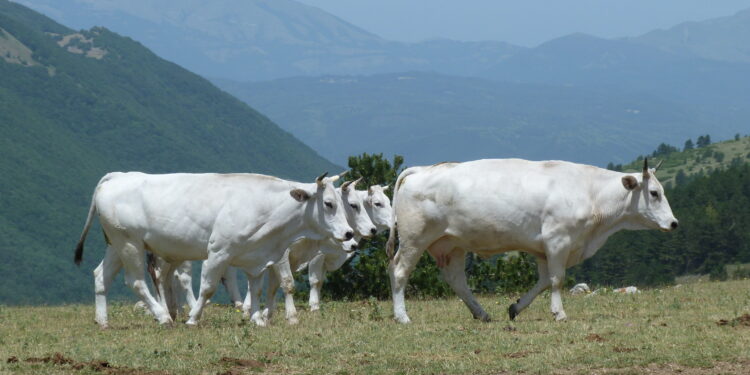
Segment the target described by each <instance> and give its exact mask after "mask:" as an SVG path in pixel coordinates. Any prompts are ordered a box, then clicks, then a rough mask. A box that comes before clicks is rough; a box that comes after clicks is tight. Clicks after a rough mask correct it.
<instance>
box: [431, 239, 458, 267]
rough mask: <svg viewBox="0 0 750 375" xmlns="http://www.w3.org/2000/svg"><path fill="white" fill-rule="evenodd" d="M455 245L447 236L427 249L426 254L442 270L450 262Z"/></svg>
mask: <svg viewBox="0 0 750 375" xmlns="http://www.w3.org/2000/svg"><path fill="white" fill-rule="evenodd" d="M456 247H457V246H456V243H455V242H454V240H453V238H451V237H449V236H443V237H440V238H439V239H438V240H437V241H435V242H433V243H432V244H431V245H430V246H428V247H427V252H428V253H430V255H431V256H432V257H433V258H434V259H435V263H437V266H438V267H439V268H443V267H445V266H447V265H448V264H450V262H451V252H452V251H453V249H455V248H456Z"/></svg>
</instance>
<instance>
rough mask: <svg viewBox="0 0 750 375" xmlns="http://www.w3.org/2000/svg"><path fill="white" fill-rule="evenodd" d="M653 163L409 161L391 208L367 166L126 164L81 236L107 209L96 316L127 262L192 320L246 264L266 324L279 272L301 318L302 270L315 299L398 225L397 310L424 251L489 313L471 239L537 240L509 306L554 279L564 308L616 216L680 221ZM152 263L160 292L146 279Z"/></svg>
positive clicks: (102, 192) (98, 197) (483, 243)
mask: <svg viewBox="0 0 750 375" xmlns="http://www.w3.org/2000/svg"><path fill="white" fill-rule="evenodd" d="M657 168H658V166H657ZM655 172H656V169H651V168H649V167H648V161H647V160H644V166H643V170H642V172H638V173H621V172H616V171H610V170H605V169H601V168H597V167H593V166H588V165H581V164H574V163H569V162H562V161H542V162H532V161H526V160H519V159H488V160H477V161H472V162H465V163H441V164H436V165H432V166H425V167H411V168H408V169H406V170H404V171H403V172H402V173H401V174H400V175H399V177H398V179H397V181H396V183H395V186H394V187H393V207H392V208H391V201H390V200H389V198H388V197H387V195H386V194H385V191H386V190H387V189H388V187H387V186H386V187H382V186H378V185H374V186H370V187H368V189H367V190H357V189H356V185H357V183H358V182H359V180H357V181H347V182H345V183H344V184H342V185H341V186H340V187H338V188H337V187H335V186H334V182H335V181H337V180H338V179H339V178H340V177H341V175H339V176H332V177H326V175H325V174H324V175H323V176H320V177H318V178H317V179H316V180H315V182H314V183H307V184H305V183H299V182H293V181H288V180H283V179H280V178H276V177H271V176H265V175H258V174H163V175H152V174H144V173H138V172H129V173H119V172H115V173H109V174H107V175H105V176H104V177H103V178H102V179H101V180H100V181H99V183H98V185H97V186H96V188H95V191H94V194H93V198H92V202H91V206H90V209H89V213H88V217H87V219H86V224H85V226H84V229H83V233H82V234H81V237H80V240H79V242H78V246H77V248H76V254H75V261H76V263H77V264H79V263H80V262H81V259H82V255H83V243H84V241H85V239H86V235H87V233H88V231H89V228H90V227H91V225H92V221H93V217H94V215H97V216H98V218H99V222H100V223H101V226H102V229H103V231H104V238H105V241H106V244H107V248H106V252H105V256H104V259H103V260H102V262H101V263H100V264H99V266H98V267H97V268H96V270H95V271H94V283H95V302H96V321H97V323H98V324H99V325H100V326H101V327H103V328H106V327H107V325H108V320H107V301H106V295H107V291H108V290H109V288H110V285H111V283H112V281H113V279H114V276H115V275H116V274H117V273H118V272H119V271H120V269H123V270H124V271H125V281H126V284H127V285H128V286H129V287H130V288H131V289H132V290H133V291H134V292H135V293H136V295H137V296H138V297H139V298H140V300H141V301H142V303H143V304H144V305H145V307H146V308H147V310H148V311H149V312H150V313H151V314H152V315H153V316H154V318H155V319H156V320H157V321H158V322H159V323H162V324H169V323H172V322H173V321H174V318H175V315H176V313H177V310H178V308H179V306H180V305H181V301H180V300H181V299H182V298H181V297H180V295H182V296H184V297H183V298H184V300H185V302H186V303H187V304H188V306H189V307H190V311H189V313H188V320H187V322H186V324H188V325H195V324H198V322H199V319H200V317H201V314H202V312H203V309H204V307H205V305H206V303H207V302H208V299H209V298H211V296H212V295H213V293H214V292H215V291H216V288H217V287H218V285H219V284H220V283H221V282H222V281H224V282H225V285H226V286H227V287H228V290H229V291H230V295H232V296H233V298H232V299H233V300H235V301H236V303H238V304H239V303H240V299H241V298H240V297H239V292H238V291H237V286H236V285H237V283H236V272H237V270H241V271H243V272H244V273H245V274H246V275H247V278H248V293H247V296H246V298H245V299H244V302H242V308H243V311H244V314H245V316H246V317H248V318H249V319H251V320H252V321H253V322H254V323H255V324H257V325H260V326H263V325H266V324H267V323H268V320H269V319H270V318H271V317H272V315H273V313H274V309H275V298H269V299H268V301H267V306H266V308H265V310H261V309H260V305H261V304H260V292H261V284H262V277H263V275H264V274H265V273H266V272H269V273H270V277H269V294H268V295H269V296H275V293H276V290H277V289H278V287H279V286H281V288H282V291H283V292H284V295H285V306H286V308H285V312H286V318H287V320H288V321H289V322H290V323H296V322H297V315H296V309H295V307H294V300H293V291H294V279H293V276H292V273H293V271H299V270H302V269H304V268H305V267H307V268H308V271H309V280H310V286H311V290H310V309H311V310H317V309H318V308H319V303H320V288H321V284H322V282H323V280H324V278H325V272H327V271H332V270H336V269H338V268H339V267H341V265H342V264H343V263H344V262H345V261H346V260H347V259H348V258H350V257H351V256H352V255H353V254H354V252H355V250H356V249H357V246H358V241H359V240H360V239H362V238H368V237H370V236H373V235H375V234H377V233H378V232H382V231H384V230H386V229H390V236H389V239H388V243H387V245H386V249H385V251H386V252H387V254H388V257H389V259H390V262H389V267H388V270H389V275H390V283H391V291H392V296H393V312H394V317H395V319H396V320H397V321H399V322H401V323H408V322H409V321H410V319H409V316H408V315H407V313H406V305H405V295H404V294H405V289H406V284H407V281H408V278H409V275H410V274H411V272H412V271H413V270H414V268H415V266H416V264H417V261H418V260H419V258H420V257H421V255H422V254H423V253H424V252H425V251H427V252H428V253H429V254H430V255H431V256H432V257H433V258H434V259H435V261H436V263H437V265H438V267H439V268H440V269H441V272H442V276H443V278H444V279H445V281H446V282H447V283H448V284H449V285H450V286H451V288H452V289H453V290H454V291H455V293H456V294H457V295H458V296H459V297H460V298H461V300H462V301H463V302H464V303H465V304H466V306H467V307H468V308H469V310H470V311H471V313H472V314H473V316H474V317H475V318H477V319H482V320H489V315H488V314H487V313H486V312H485V311H484V309H483V308H482V306H481V305H480V304H479V303H478V302H477V300H476V299H475V298H474V296H473V295H472V293H471V290H470V289H469V287H468V285H467V282H466V275H465V271H464V268H465V264H464V261H465V258H466V257H465V255H466V253H467V252H474V253H476V254H479V255H480V256H491V255H493V254H498V253H503V252H507V251H524V252H528V253H530V254H531V255H533V256H535V257H536V260H537V266H538V274H539V279H538V281H537V283H536V285H534V287H533V288H532V289H531V290H530V291H529V292H527V293H526V294H525V295H524V296H523V297H522V298H521V299H519V300H518V301H517V302H516V303H514V304H512V305H511V306H510V308H509V311H508V312H509V316H510V318H511V319H514V318H515V317H516V315H518V314H519V313H520V312H521V311H522V310H523V309H524V308H526V307H527V306H528V305H529V304H530V303H531V302H532V301H533V299H534V298H535V297H536V296H537V295H538V294H539V293H541V292H542V291H543V290H546V289H548V288H551V292H552V294H551V312H552V314H553V316H554V318H555V319H556V320H562V319H565V317H566V315H565V311H564V310H563V306H562V299H561V288H562V286H563V280H564V278H565V270H566V269H567V268H569V267H571V266H574V265H576V264H578V263H580V262H582V261H583V260H585V259H587V258H589V257H591V256H593V255H594V254H595V253H596V251H597V250H598V249H599V248H600V247H601V246H602V245H603V244H604V242H605V241H606V239H607V238H608V237H609V236H610V235H612V234H613V233H615V232H617V231H619V230H622V229H660V230H663V231H671V230H673V229H675V228H677V225H678V222H677V219H675V217H674V216H673V214H672V211H671V208H670V206H669V203H668V202H667V198H666V197H665V196H664V190H663V188H662V186H661V184H660V183H659V181H658V180H657V178H656V176H655ZM396 238H398V240H399V246H398V251H395V247H396V246H395V243H396ZM147 254H148V255H149V256H147ZM198 260H200V261H202V267H201V278H200V291H199V293H198V296H197V298H196V297H195V296H194V295H193V291H192V281H191V274H190V273H191V272H190V269H191V267H190V262H191V261H198ZM147 268H148V269H149V273H150V274H151V276H152V278H153V279H154V282H155V286H156V287H155V288H154V292H155V294H156V295H154V294H152V293H151V291H150V290H149V288H148V285H147V284H148V283H147V282H146V278H145V270H146V269H147ZM178 301H179V302H178Z"/></svg>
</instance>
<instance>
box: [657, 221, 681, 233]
mask: <svg viewBox="0 0 750 375" xmlns="http://www.w3.org/2000/svg"><path fill="white" fill-rule="evenodd" d="M679 226H680V222H679V221H678V220H677V219H674V220H672V221H671V222H670V223H669V226H668V227H661V228H659V229H660V230H661V231H662V232H671V231H673V230H675V229H677V227H679Z"/></svg>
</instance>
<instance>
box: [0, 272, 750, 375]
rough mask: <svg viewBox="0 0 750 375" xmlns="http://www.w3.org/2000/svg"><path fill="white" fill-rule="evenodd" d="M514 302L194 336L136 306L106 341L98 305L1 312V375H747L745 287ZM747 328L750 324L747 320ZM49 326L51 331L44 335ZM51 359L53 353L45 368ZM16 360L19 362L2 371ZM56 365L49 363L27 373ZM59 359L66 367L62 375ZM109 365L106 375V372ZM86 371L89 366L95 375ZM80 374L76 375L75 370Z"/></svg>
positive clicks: (231, 314)
mask: <svg viewBox="0 0 750 375" xmlns="http://www.w3.org/2000/svg"><path fill="white" fill-rule="evenodd" d="M515 298H517V296H501V297H497V296H486V297H482V298H480V301H481V302H482V303H483V304H484V306H485V307H487V308H488V312H489V313H490V314H491V315H492V316H493V318H494V319H495V320H494V321H493V322H491V323H481V322H478V321H475V320H473V319H472V318H471V315H470V314H469V312H468V311H467V310H466V307H465V306H464V305H463V303H461V302H460V301H459V300H458V299H456V298H451V299H445V300H410V301H408V308H409V311H410V314H411V317H412V319H413V323H412V324H409V325H400V324H397V323H395V322H394V321H392V320H391V318H390V317H391V313H390V311H391V304H390V302H378V301H369V302H367V301H359V302H329V303H326V304H324V305H323V310H322V311H320V312H319V313H310V312H307V311H302V314H301V317H300V323H299V324H298V325H296V326H288V325H287V324H286V323H285V322H283V318H282V317H283V312H281V311H279V314H278V315H277V316H276V318H275V319H276V320H275V321H274V322H273V324H272V326H270V327H268V328H258V327H255V326H253V325H248V324H246V323H244V322H242V321H241V318H240V317H241V313H239V312H237V311H236V310H235V309H233V308H230V307H228V306H211V307H210V308H209V309H207V310H206V312H205V316H204V320H203V321H202V323H201V325H200V326H199V327H198V328H194V329H191V328H187V327H186V326H185V325H184V324H182V323H180V324H179V325H177V326H176V327H174V328H172V329H168V328H161V327H158V326H157V324H156V323H155V322H153V321H152V319H151V318H149V317H147V316H146V315H145V314H144V313H143V312H141V311H140V310H135V309H134V308H133V306H132V305H116V306H115V307H114V309H112V312H111V313H110V317H111V326H112V329H110V330H106V331H102V330H99V328H98V327H97V326H96V325H95V324H93V316H94V307H93V306H91V305H71V306H59V307H0V321H1V322H2V324H0V373H9V372H12V373H21V374H36V373H40V372H43V373H47V374H70V373H80V374H87V373H89V374H91V373H98V371H97V369H98V370H101V371H102V373H109V374H126V373H127V374H146V373H148V374H252V373H283V374H308V373H309V374H365V373H368V374H369V373H383V374H435V373H441V374H515V373H521V372H523V373H528V374H550V373H552V374H592V373H596V374H641V373H646V372H648V373H653V374H677V373H682V374H718V373H722V374H747V373H748V371H750V326H749V325H750V321H748V320H743V319H736V318H738V317H742V316H744V314H748V313H750V281H749V280H743V281H733V282H719V283H698V284H686V285H682V286H680V287H670V288H665V289H653V290H645V291H643V292H642V293H641V294H636V295H621V294H613V293H611V292H609V293H597V294H596V295H591V296H571V295H569V294H568V293H566V295H565V297H564V303H565V308H566V311H567V312H568V316H569V320H568V321H566V322H561V323H557V322H554V321H553V320H552V317H551V315H550V314H549V295H548V294H543V295H542V296H540V297H539V298H538V299H537V301H535V302H534V303H533V304H532V305H531V306H530V307H529V309H528V310H527V311H525V312H524V313H523V314H522V315H520V316H519V317H518V318H517V320H516V321H515V322H510V321H508V318H507V315H506V311H507V310H506V309H507V307H508V305H509V304H510V303H511V302H512V301H514V300H515ZM748 318H750V316H746V318H745V319H748ZM53 322H54V323H53ZM55 353H59V355H58V357H57V362H58V363H61V364H54V360H55V358H54V356H55ZM12 357H15V358H16V359H17V360H18V362H13V360H12V361H11V363H8V361H7V360H8V358H12ZM45 357H52V358H51V360H52V362H49V361H48V362H47V363H45V362H33V361H32V362H27V359H29V358H42V359H44V358H45ZM66 360H70V361H72V362H74V363H68V364H64V362H66ZM102 362H107V364H108V366H111V367H110V368H108V369H107V368H102ZM90 363H94V364H95V365H94V366H93V367H92V365H91V364H90ZM77 365H78V366H81V367H83V368H82V369H81V370H80V371H78V370H75V369H74V368H75V367H78V366H77Z"/></svg>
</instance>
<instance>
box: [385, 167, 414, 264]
mask: <svg viewBox="0 0 750 375" xmlns="http://www.w3.org/2000/svg"><path fill="white" fill-rule="evenodd" d="M418 171H419V168H418V167H412V168H407V169H405V170H404V171H403V172H401V174H399V175H398V178H397V179H396V184H395V185H394V186H393V202H392V204H391V208H392V210H391V226H390V228H388V229H389V232H390V233H389V234H388V242H386V244H385V253H386V255H388V260H389V261H392V260H393V257H394V255H395V251H394V250H395V248H396V231H397V230H398V223H397V222H396V201H397V199H396V194H398V189H399V188H400V187H401V184H402V183H403V181H404V179H405V178H406V176H409V175H412V174H414V173H416V172H418Z"/></svg>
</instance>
